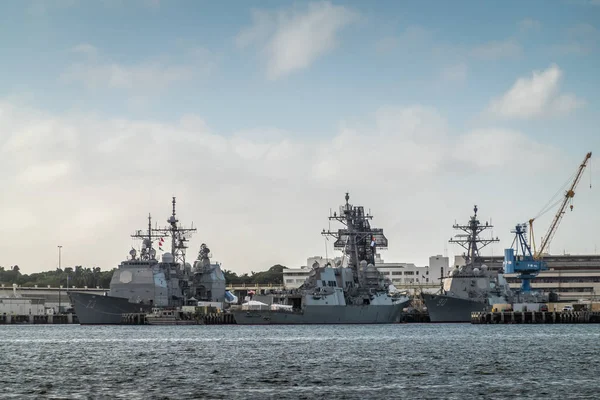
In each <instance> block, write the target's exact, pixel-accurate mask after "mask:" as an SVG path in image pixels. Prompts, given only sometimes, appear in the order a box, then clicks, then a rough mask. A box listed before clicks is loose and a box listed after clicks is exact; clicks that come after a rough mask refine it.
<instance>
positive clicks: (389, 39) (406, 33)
mask: <svg viewBox="0 0 600 400" xmlns="http://www.w3.org/2000/svg"><path fill="white" fill-rule="evenodd" d="M432 38H433V32H431V31H429V30H427V29H425V28H423V27H422V26H419V25H410V26H408V27H406V29H404V30H403V31H402V32H401V33H400V34H399V35H397V36H386V37H384V38H381V39H379V40H378V41H377V42H376V44H375V48H376V50H377V52H379V53H387V52H390V51H393V50H397V49H401V50H403V51H405V50H409V49H415V48H420V47H421V46H423V45H426V44H428V43H429V42H430V41H431V39H432Z"/></svg>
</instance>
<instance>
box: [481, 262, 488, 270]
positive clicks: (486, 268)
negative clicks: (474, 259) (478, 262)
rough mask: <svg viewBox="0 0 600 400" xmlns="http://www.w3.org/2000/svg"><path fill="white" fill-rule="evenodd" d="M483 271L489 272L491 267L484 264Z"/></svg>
mask: <svg viewBox="0 0 600 400" xmlns="http://www.w3.org/2000/svg"><path fill="white" fill-rule="evenodd" d="M481 269H482V270H484V271H487V270H488V269H489V267H488V266H487V265H485V264H483V265H482V266H481Z"/></svg>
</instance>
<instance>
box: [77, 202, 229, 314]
mask: <svg viewBox="0 0 600 400" xmlns="http://www.w3.org/2000/svg"><path fill="white" fill-rule="evenodd" d="M172 204H173V211H172V214H171V216H170V217H169V219H168V220H167V222H168V223H169V225H168V226H167V227H162V228H159V227H155V228H153V227H152V217H151V216H150V215H149V216H148V230H147V231H146V232H143V231H141V230H138V231H136V232H135V233H134V234H133V235H131V237H132V238H134V239H139V240H141V248H140V250H139V255H138V251H136V250H135V249H133V248H132V249H131V251H130V252H129V255H130V258H129V259H127V260H125V261H123V262H121V263H120V264H119V266H118V268H117V269H116V270H115V271H114V273H113V276H112V279H111V282H110V290H109V291H108V292H107V295H106V296H98V295H90V294H87V293H78V292H70V293H69V296H70V298H71V303H72V304H73V307H74V308H75V312H76V314H77V316H78V318H79V321H80V323H81V324H118V323H120V321H121V314H123V313H134V312H148V311H150V310H152V308H156V307H170V308H177V307H181V306H183V305H190V300H191V302H192V304H191V305H193V303H194V302H195V303H196V304H197V302H198V300H199V299H198V298H195V297H194V296H195V295H198V294H199V293H203V295H202V296H201V297H202V299H201V300H204V301H223V299H224V297H225V284H224V277H223V276H222V275H223V274H222V273H221V272H220V266H219V264H210V261H209V262H208V265H209V266H211V268H210V269H198V268H194V271H192V266H191V265H190V264H189V263H187V262H186V250H187V248H188V245H187V242H188V241H189V239H190V238H191V236H192V235H193V233H195V232H196V228H194V227H193V226H192V227H190V228H185V227H183V226H181V225H180V224H179V220H178V219H177V216H176V211H175V205H176V199H175V197H173V201H172ZM165 238H170V239H171V240H170V241H171V251H170V252H165V253H163V254H162V256H161V257H160V260H159V259H158V258H157V252H156V248H155V245H154V243H155V242H156V241H158V245H159V249H160V248H162V246H163V245H164V240H165ZM202 246H203V248H205V247H206V245H204V244H203V245H202ZM200 254H201V255H202V254H203V250H202V248H201V251H200ZM198 263H202V264H203V265H204V264H205V263H206V260H205V259H204V258H203V259H201V260H198V261H197V262H196V264H198ZM219 274H220V275H219ZM204 275H207V276H204ZM207 285H210V287H211V290H210V291H209V292H208V293H206V291H202V288H203V287H206V286H207Z"/></svg>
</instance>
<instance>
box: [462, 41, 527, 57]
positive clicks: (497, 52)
mask: <svg viewBox="0 0 600 400" xmlns="http://www.w3.org/2000/svg"><path fill="white" fill-rule="evenodd" d="M522 53H523V48H522V47H521V45H520V44H519V43H518V42H517V41H516V40H514V39H506V40H501V41H491V42H487V43H484V44H481V45H478V46H475V47H474V48H473V49H471V55H472V56H473V57H475V58H479V59H483V60H500V59H503V58H513V57H517V56H520V55H521V54H522Z"/></svg>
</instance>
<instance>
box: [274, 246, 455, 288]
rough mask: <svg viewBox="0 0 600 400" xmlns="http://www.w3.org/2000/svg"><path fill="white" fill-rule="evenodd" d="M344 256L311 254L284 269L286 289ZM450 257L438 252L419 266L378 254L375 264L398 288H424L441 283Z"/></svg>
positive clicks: (297, 285) (295, 286) (298, 283)
mask: <svg viewBox="0 0 600 400" xmlns="http://www.w3.org/2000/svg"><path fill="white" fill-rule="evenodd" d="M341 260H342V259H341V257H336V258H324V257H321V256H313V257H309V258H308V259H307V261H306V266H302V267H300V268H287V269H284V270H283V284H284V286H285V288H286V289H297V288H299V287H300V286H301V285H302V284H303V283H304V282H305V281H306V278H308V277H309V275H310V272H311V270H312V269H313V268H315V267H324V266H325V265H327V264H329V265H336V263H339V262H341ZM448 260H449V259H448V257H444V256H441V255H436V256H431V257H429V265H426V266H417V265H415V264H413V263H397V262H385V261H384V260H383V259H382V258H381V255H379V254H377V257H376V259H375V268H377V270H378V271H379V272H380V273H381V274H382V275H383V276H384V278H387V279H389V280H390V282H391V283H392V285H394V286H395V287H396V288H397V289H399V290H414V289H415V288H421V289H423V290H427V291H430V290H433V289H435V288H439V287H440V279H441V278H442V276H444V275H445V274H447V273H448Z"/></svg>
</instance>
